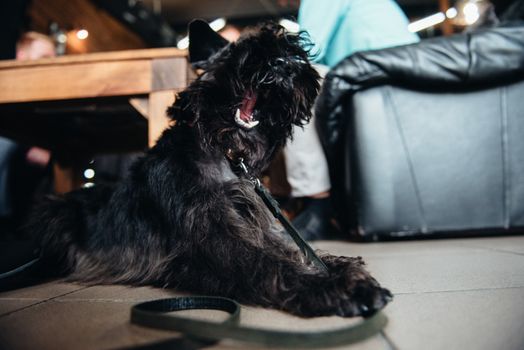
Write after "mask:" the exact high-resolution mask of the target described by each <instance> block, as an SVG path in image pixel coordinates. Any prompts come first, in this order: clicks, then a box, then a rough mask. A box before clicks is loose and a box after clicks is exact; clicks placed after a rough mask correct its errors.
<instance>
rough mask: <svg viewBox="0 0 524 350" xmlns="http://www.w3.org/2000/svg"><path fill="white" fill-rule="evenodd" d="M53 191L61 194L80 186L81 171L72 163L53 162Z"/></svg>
mask: <svg viewBox="0 0 524 350" xmlns="http://www.w3.org/2000/svg"><path fill="white" fill-rule="evenodd" d="M53 177H54V190H55V193H58V194H63V193H67V192H70V191H72V190H76V189H78V188H80V186H82V178H81V171H80V170H79V169H78V167H75V166H74V165H62V164H60V163H58V162H54V164H53Z"/></svg>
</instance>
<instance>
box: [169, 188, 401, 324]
mask: <svg viewBox="0 0 524 350" xmlns="http://www.w3.org/2000/svg"><path fill="white" fill-rule="evenodd" d="M231 196H233V201H234V202H235V203H234V205H233V206H229V205H227V204H226V203H224V202H218V203H214V204H213V203H211V202H209V201H208V202H207V203H206V206H207V207H209V208H212V209H211V210H210V211H209V213H208V215H205V217H201V218H199V221H198V223H197V224H195V225H197V226H198V227H193V230H192V231H193V232H195V233H196V234H197V235H198V232H204V231H206V230H209V229H210V228H211V229H212V232H209V231H208V234H207V235H206V236H205V237H204V236H201V237H200V238H199V244H198V245H195V246H193V247H192V248H191V250H190V251H189V252H188V254H190V255H188V256H185V255H184V256H179V257H178V258H176V259H175V260H174V261H173V265H172V266H173V270H174V274H173V278H174V281H173V282H174V284H175V286H177V287H179V288H183V289H186V290H190V291H193V292H198V293H212V294H217V295H224V296H229V297H232V298H235V299H237V300H239V301H240V302H243V303H248V304H256V305H261V306H266V307H272V308H277V309H281V310H285V311H287V312H290V313H293V314H296V315H300V316H322V315H340V316H356V315H368V314H371V313H373V312H375V311H376V310H378V309H380V308H382V307H383V306H384V305H385V304H386V303H387V302H388V301H389V299H390V298H391V293H390V292H389V291H388V290H386V289H383V288H381V287H380V285H379V284H378V283H377V281H376V280H375V279H374V278H373V277H371V275H370V274H369V273H368V272H367V271H366V270H365V269H364V266H363V265H364V263H363V261H362V259H361V258H347V257H336V256H331V255H325V256H323V257H322V259H323V260H324V261H325V263H326V264H327V266H328V267H329V269H330V274H329V275H327V274H323V273H322V272H321V271H318V270H317V269H316V268H314V267H312V266H307V265H306V264H305V263H304V262H303V261H302V256H301V254H300V253H299V252H298V251H297V250H296V249H295V248H294V247H293V246H290V245H289V243H288V242H285V241H284V240H283V239H281V238H279V237H278V236H276V235H275V234H274V233H271V231H272V230H274V226H273V220H272V219H271V218H270V214H269V213H268V212H267V210H265V208H264V206H263V204H262V203H261V202H260V200H259V199H257V198H251V199H250V200H248V199H246V196H247V195H246V193H243V194H242V196H240V195H239V196H237V197H236V198H237V200H235V198H234V196H235V194H232V195H231ZM208 198H209V197H208ZM194 238H195V237H193V242H195V239H194ZM188 261H191V263H190V264H188ZM175 271H176V272H175Z"/></svg>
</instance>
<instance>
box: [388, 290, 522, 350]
mask: <svg viewBox="0 0 524 350" xmlns="http://www.w3.org/2000/svg"><path fill="white" fill-rule="evenodd" d="M385 311H386V314H387V315H388V317H389V323H388V325H387V327H386V334H387V336H388V337H389V338H390V339H391V340H392V341H393V343H394V344H395V345H396V347H397V348H398V349H402V350H419V349H424V350H433V349H434V350H442V349H446V350H455V349H456V350H464V349H475V350H484V349H485V350H493V349H497V350H522V349H524V336H523V330H524V289H523V288H514V289H498V290H483V291H469V292H450V293H423V294H409V295H399V296H397V297H396V298H395V300H394V301H393V302H392V303H391V304H390V305H388V307H387V308H386V310H385Z"/></svg>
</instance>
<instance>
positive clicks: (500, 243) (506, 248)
mask: <svg viewBox="0 0 524 350" xmlns="http://www.w3.org/2000/svg"><path fill="white" fill-rule="evenodd" d="M465 244H466V245H467V246H469V247H479V248H485V249H493V250H497V251H503V252H510V253H516V254H523V255H524V236H510V237H489V238H479V239H475V240H469V241H467V242H465Z"/></svg>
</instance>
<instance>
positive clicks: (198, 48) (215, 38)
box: [189, 19, 229, 68]
mask: <svg viewBox="0 0 524 350" xmlns="http://www.w3.org/2000/svg"><path fill="white" fill-rule="evenodd" d="M227 44H229V42H228V41H227V40H226V39H224V38H222V37H221V36H220V35H219V34H217V33H216V32H215V31H214V30H213V29H211V27H210V26H209V25H208V24H207V23H206V22H205V21H203V20H200V19H196V20H194V21H192V22H191V23H189V62H191V64H192V65H193V66H194V67H196V68H204V66H205V63H206V62H207V61H208V60H209V59H210V58H211V57H212V56H213V55H214V54H216V53H217V52H219V51H220V50H221V49H222V48H224V47H225V46H227Z"/></svg>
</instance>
